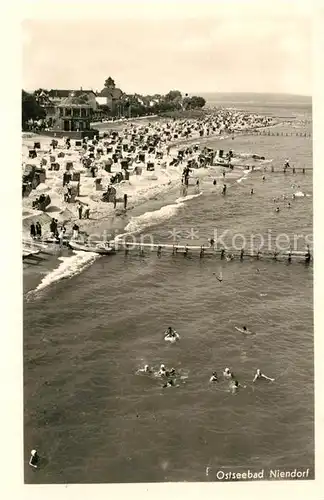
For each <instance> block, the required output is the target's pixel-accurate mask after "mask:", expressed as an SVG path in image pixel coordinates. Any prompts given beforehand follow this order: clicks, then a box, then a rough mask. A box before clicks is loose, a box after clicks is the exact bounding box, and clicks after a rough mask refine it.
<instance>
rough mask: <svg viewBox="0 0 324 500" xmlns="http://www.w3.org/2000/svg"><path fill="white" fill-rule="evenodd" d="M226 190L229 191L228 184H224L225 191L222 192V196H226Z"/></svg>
mask: <svg viewBox="0 0 324 500" xmlns="http://www.w3.org/2000/svg"><path fill="white" fill-rule="evenodd" d="M226 189H227V186H226V184H224V185H223V190H222V195H224V196H225V194H226Z"/></svg>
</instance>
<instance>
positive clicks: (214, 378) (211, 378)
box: [209, 372, 218, 382]
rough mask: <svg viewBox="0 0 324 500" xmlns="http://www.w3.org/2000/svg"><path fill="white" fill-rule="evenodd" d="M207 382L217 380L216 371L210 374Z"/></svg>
mask: <svg viewBox="0 0 324 500" xmlns="http://www.w3.org/2000/svg"><path fill="white" fill-rule="evenodd" d="M209 382H218V377H217V373H216V372H213V374H212V376H211V377H210V379H209Z"/></svg>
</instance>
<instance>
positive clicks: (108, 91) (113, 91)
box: [96, 87, 123, 110]
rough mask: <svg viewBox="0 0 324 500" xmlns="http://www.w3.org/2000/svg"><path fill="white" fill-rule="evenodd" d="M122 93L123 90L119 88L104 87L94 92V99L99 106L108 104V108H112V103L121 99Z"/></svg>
mask: <svg viewBox="0 0 324 500" xmlns="http://www.w3.org/2000/svg"><path fill="white" fill-rule="evenodd" d="M122 95H123V92H122V90H120V89H117V88H112V87H111V88H108V87H105V88H104V89H102V91H101V92H98V93H97V94H96V101H97V104H98V105H99V106H108V108H109V109H110V110H113V108H114V105H115V104H116V103H117V101H119V100H120V99H121V97H122Z"/></svg>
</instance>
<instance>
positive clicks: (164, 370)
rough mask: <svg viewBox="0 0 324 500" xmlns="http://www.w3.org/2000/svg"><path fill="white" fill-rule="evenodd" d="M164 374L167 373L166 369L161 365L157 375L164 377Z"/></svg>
mask: <svg viewBox="0 0 324 500" xmlns="http://www.w3.org/2000/svg"><path fill="white" fill-rule="evenodd" d="M166 373H167V371H166V369H165V365H163V364H162V365H161V366H160V369H159V371H158V375H159V376H160V377H165V376H166Z"/></svg>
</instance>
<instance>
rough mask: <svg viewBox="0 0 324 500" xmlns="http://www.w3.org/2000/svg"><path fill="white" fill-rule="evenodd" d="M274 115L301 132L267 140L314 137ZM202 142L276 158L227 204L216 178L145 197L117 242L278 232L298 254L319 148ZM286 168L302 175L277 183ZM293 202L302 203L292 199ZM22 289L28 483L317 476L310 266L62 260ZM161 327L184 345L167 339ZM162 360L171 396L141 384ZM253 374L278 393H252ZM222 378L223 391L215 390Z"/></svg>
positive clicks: (192, 240)
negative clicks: (214, 379)
mask: <svg viewBox="0 0 324 500" xmlns="http://www.w3.org/2000/svg"><path fill="white" fill-rule="evenodd" d="M281 106H282V107H281V108H278V107H271V108H269V107H266V106H264V107H263V111H264V113H272V114H274V115H276V114H277V115H278V116H291V117H292V120H294V121H293V123H292V124H285V125H283V126H282V127H281V128H280V127H277V128H275V129H273V130H275V131H278V132H281V131H288V130H289V131H292V130H294V131H295V132H296V131H300V132H302V131H303V132H304V131H306V132H309V131H310V130H309V127H310V125H309V124H307V123H306V124H305V123H304V122H301V121H300V120H301V119H307V120H311V110H310V109H308V108H307V107H306V106H302V107H301V108H300V107H299V108H298V109H294V108H292V107H291V106H287V107H286V108H285V107H284V106H283V105H281ZM237 107H241V108H242V107H245V108H246V109H248V108H247V105H246V104H244V103H243V104H242V103H241V105H240V103H238V104H237ZM292 125H294V126H295V127H297V128H294V127H292ZM209 144H210V146H211V147H215V148H220V147H221V148H222V149H224V150H225V151H227V150H228V149H233V150H234V151H235V152H240V153H246V154H251V153H257V154H260V155H263V156H265V157H266V159H267V160H271V162H269V163H268V167H267V170H266V171H264V169H262V170H260V171H256V172H252V173H247V172H246V173H245V174H244V173H243V172H242V174H241V175H240V176H239V177H238V178H234V177H233V178H232V179H231V177H230V173H228V174H226V175H227V177H226V179H225V182H226V183H227V184H228V191H227V194H226V196H225V197H222V196H221V195H220V194H219V187H216V188H215V187H214V186H213V183H212V180H213V177H214V173H213V171H212V170H211V171H210V172H209V173H208V176H207V177H205V178H204V179H201V182H200V186H199V191H200V193H201V194H199V193H197V192H196V191H195V189H196V188H195V187H194V186H192V187H190V189H189V192H188V195H189V197H188V199H183V197H182V195H181V193H180V192H179V190H178V189H177V192H172V193H170V194H169V195H168V196H167V197H166V198H165V200H164V202H163V204H162V203H161V200H157V201H152V204H151V206H150V210H149V212H150V213H149V214H148V213H145V214H142V213H140V210H139V209H137V211H135V212H133V213H132V215H131V217H130V218H129V219H127V220H126V221H119V222H118V224H117V226H116V227H117V228H118V229H119V230H120V232H121V233H122V232H125V231H126V232H127V231H131V232H132V233H133V234H135V235H136V237H137V238H139V237H140V236H141V235H142V236H143V235H146V237H147V238H153V239H154V241H156V242H167V243H172V242H176V241H179V242H184V241H187V242H188V243H189V244H197V245H200V244H207V241H208V239H209V238H210V237H213V235H214V234H215V231H216V232H217V234H218V235H220V234H222V233H223V232H224V231H226V230H228V232H227V233H226V235H227V236H226V237H227V240H226V242H228V241H229V242H232V240H233V237H235V235H237V234H240V235H241V240H242V237H246V240H247V242H248V243H249V242H250V240H249V235H251V234H252V233H253V234H258V235H261V236H263V237H264V239H265V240H266V242H267V244H268V245H270V246H271V245H274V243H275V240H276V237H277V236H278V235H279V234H286V235H288V238H289V239H290V240H293V238H294V235H296V234H298V235H301V237H300V238H299V239H298V242H297V247H298V249H300V250H304V249H305V238H306V237H311V234H312V175H311V171H310V170H308V171H306V174H305V175H303V174H302V173H301V172H300V167H305V168H311V167H312V150H311V139H309V138H305V137H296V136H292V137H286V136H283V137H282V136H279V137H277V136H274V137H272V136H270V137H268V136H242V137H236V138H235V140H231V139H228V140H224V141H222V143H221V146H220V145H219V144H220V143H219V141H217V140H216V139H215V140H214V139H212V140H210V141H209ZM287 158H289V159H290V163H291V166H295V167H298V170H297V172H296V174H292V172H291V171H290V172H288V173H287V174H286V175H284V174H283V173H282V165H283V162H284V161H285V160H286V159H287ZM266 165H267V163H265V164H264V166H266ZM271 165H273V166H274V167H277V170H278V173H271ZM263 175H265V177H266V179H265V180H262V176H263ZM238 181H240V182H238ZM218 183H220V184H222V180H219V181H218ZM292 185H293V187H292ZM252 188H253V189H254V194H253V195H252V196H251V195H250V191H251V189H252ZM293 192H295V193H296V192H301V193H303V194H307V195H309V196H300V197H298V196H297V197H296V199H295V200H294V201H293V200H292V199H291V195H292V193H293ZM197 194H199V196H192V195H197ZM282 194H286V195H287V196H289V197H290V198H289V201H290V202H291V208H288V207H287V203H288V199H287V200H280V201H278V202H274V201H273V199H274V198H276V197H280V196H281V195H282ZM179 198H180V199H179ZM277 205H279V206H280V212H279V213H276V212H275V211H274V208H275V207H276V206H277ZM127 225H128V227H127ZM125 226H126V229H125ZM267 238H268V239H267ZM239 242H240V239H239V238H237V244H238V245H239V244H240V243H239ZM273 248H274V247H273ZM65 252H66V251H65ZM220 272H222V275H223V281H222V282H219V281H218V280H217V279H216V277H215V274H214V273H216V275H218V274H219V273H220ZM40 273H43V274H40ZM30 290H34V291H33V292H32V295H30ZM27 292H29V294H28V293H27ZM24 293H25V307H24V398H25V399H24V408H25V411H24V417H25V420H24V426H25V463H26V467H25V481H26V482H28V483H35V482H37V483H68V482H69V483H80V482H83V483H91V482H100V483H105V482H150V481H190V480H193V481H204V480H208V481H213V480H214V479H215V477H214V475H213V474H214V471H216V470H217V469H220V468H223V470H225V469H226V468H227V469H228V470H231V471H235V470H239V469H240V468H242V467H244V468H246V469H247V468H250V469H251V468H252V469H253V467H258V468H259V469H260V468H272V469H279V468H283V469H285V468H286V469H287V468H289V469H292V468H295V467H297V468H298V467H310V469H311V473H310V477H311V476H313V469H312V467H313V464H314V439H313V435H314V420H313V419H314V411H313V404H314V394H313V299H312V293H313V268H312V265H311V266H305V265H304V264H303V263H301V262H299V263H298V262H294V259H293V262H292V263H291V264H290V265H289V264H288V263H287V262H276V261H273V260H265V259H263V260H262V259H261V260H260V261H256V260H253V259H251V258H249V257H246V258H244V260H243V261H242V262H241V261H239V260H238V259H235V260H233V261H230V262H227V261H226V260H223V261H221V260H220V258H219V257H213V258H207V257H206V258H204V259H200V258H199V255H196V256H194V255H190V254H189V255H188V257H187V258H184V256H183V255H174V256H172V255H170V253H169V254H166V253H163V252H162V255H161V257H160V258H159V257H158V256H157V255H156V254H155V253H154V252H153V253H149V252H148V253H146V254H144V256H140V255H138V254H136V252H130V253H129V255H127V256H125V255H124V253H123V252H120V253H118V254H117V255H115V256H108V257H97V256H95V255H92V254H86V253H81V252H78V253H75V252H74V253H72V255H71V253H68V252H66V254H64V255H63V256H62V257H61V261H58V262H57V261H56V262H54V261H53V258H52V261H50V266H49V267H48V268H47V267H46V265H45V264H42V265H41V266H37V271H36V270H35V269H34V270H31V269H30V268H28V269H26V270H25V281H24ZM242 325H246V326H247V327H248V328H249V329H250V330H251V331H253V332H254V333H255V335H253V336H251V337H245V336H243V335H242V334H240V333H239V332H238V331H237V330H236V329H235V326H239V327H241V326H242ZM168 326H172V327H174V328H175V329H176V330H177V331H178V332H179V334H180V336H181V340H180V341H179V342H177V343H175V344H170V343H168V342H164V341H163V332H164V331H165V329H166V328H167V327H168ZM161 363H164V364H165V365H166V366H167V367H174V368H175V369H176V371H177V372H178V374H179V375H178V376H177V377H176V378H177V382H176V387H172V388H167V389H164V388H162V382H161V380H159V379H158V378H157V377H154V376H146V375H143V374H139V373H138V369H139V368H140V367H142V366H144V365H145V364H149V365H151V366H153V367H154V368H156V369H158V367H159V365H160V364H161ZM225 367H229V368H231V369H232V370H233V372H234V373H235V376H236V377H237V379H238V380H239V381H240V382H241V384H242V385H244V386H245V388H242V389H241V390H239V391H238V392H237V394H235V395H233V394H232V393H230V392H228V384H227V383H226V382H224V381H222V377H221V372H222V370H223V369H224V368H225ZM257 368H260V369H261V370H262V371H263V372H264V373H265V374H267V375H269V376H270V377H273V378H275V382H273V383H256V384H252V379H253V376H254V373H255V371H256V369H257ZM215 370H216V371H217V372H218V375H219V378H220V382H219V383H218V384H214V385H212V384H209V378H210V376H211V373H212V372H213V371H215ZM32 448H36V449H37V450H38V451H39V454H40V456H41V458H42V466H41V468H40V469H39V470H38V471H37V474H35V473H34V471H31V470H30V468H28V465H27V463H28V458H29V452H30V449H32ZM207 468H208V469H207ZM206 470H208V471H209V472H208V475H206Z"/></svg>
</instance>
